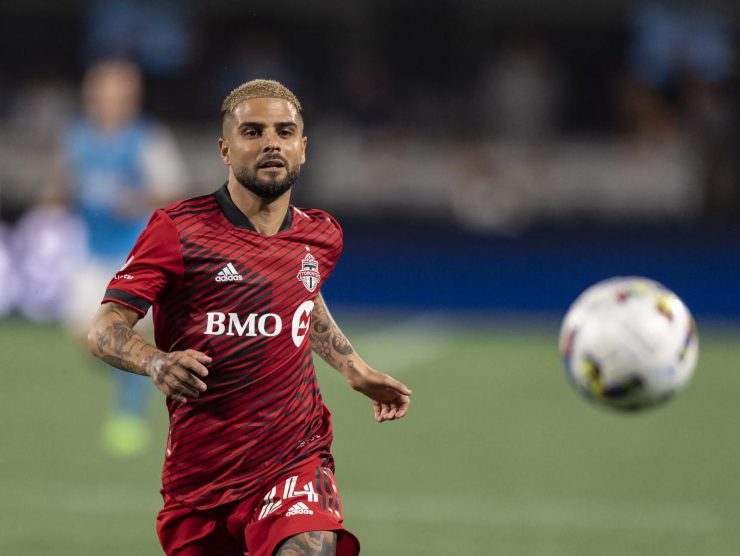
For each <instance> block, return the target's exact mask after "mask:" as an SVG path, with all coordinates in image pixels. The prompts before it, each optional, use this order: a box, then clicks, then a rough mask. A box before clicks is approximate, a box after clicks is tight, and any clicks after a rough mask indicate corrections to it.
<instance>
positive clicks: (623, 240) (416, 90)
mask: <svg viewBox="0 0 740 556" xmlns="http://www.w3.org/2000/svg"><path fill="white" fill-rule="evenodd" d="M739 15H740V8H738V4H736V3H732V2H688V1H684V2H619V1H611V2H599V3H593V2H589V1H586V0H580V1H573V2H569V3H562V2H550V1H545V2H543V1H538V2H534V1H521V0H520V1H517V2H513V1H504V2H474V1H472V0H470V1H463V0H456V1H454V2H453V1H451V0H443V1H438V2H425V3H423V4H421V3H419V2H412V1H410V0H407V1H391V0H385V1H373V2H371V1H361V2H339V1H317V2H310V3H309V2H300V1H287V2H280V3H274V2H267V1H250V2H249V3H241V4H240V3H233V2H226V1H225V0H220V1H210V2H196V1H191V2H185V1H180V2H174V1H172V2H166V1H160V2H144V1H142V0H128V1H126V0H114V1H108V0H106V1H102V2H101V1H99V2H90V3H88V2H83V1H73V0H67V1H58V2H54V3H50V2H42V1H35V0H34V1H32V0H29V1H26V2H15V3H10V2H3V3H1V4H0V49H1V50H0V51H1V52H2V53H3V54H2V56H1V57H0V220H2V223H3V228H4V231H3V234H2V236H0V240H1V241H0V243H2V244H4V245H5V248H6V251H7V250H11V249H12V245H14V244H15V243H14V241H13V240H12V237H11V236H12V235H13V232H14V230H15V229H16V228H17V227H18V222H19V221H21V220H22V218H23V216H24V215H25V214H27V213H28V211H29V210H30V209H31V208H32V206H33V203H34V199H35V194H36V193H37V192H38V190H39V188H40V187H41V184H43V183H44V182H45V180H47V179H48V177H49V172H51V171H52V170H51V166H52V165H51V159H52V156H53V151H54V148H55V142H56V137H57V134H58V132H59V130H60V128H61V127H62V126H63V125H64V122H65V121H67V120H68V119H69V118H70V117H71V116H72V115H73V114H74V113H75V110H76V109H77V100H76V99H77V88H78V82H79V78H80V76H81V74H82V72H83V70H84V68H85V66H86V65H87V64H88V63H89V62H90V61H91V60H93V59H95V58H96V57H99V56H112V55H125V56H129V57H132V58H134V59H136V60H137V61H138V62H139V63H140V64H141V66H142V67H143V69H144V71H145V74H146V81H147V83H146V85H147V96H146V106H147V109H148V111H149V113H150V114H151V115H152V116H154V117H156V118H158V119H160V120H162V121H164V122H166V123H167V124H168V125H170V126H172V127H173V128H174V129H176V131H177V139H178V141H179V143H180V145H181V146H182V148H183V149H184V150H185V151H186V153H187V160H188V162H189V164H190V168H189V170H190V175H191V176H192V183H191V184H190V189H191V191H192V193H193V194H200V193H203V192H207V191H211V190H214V189H215V188H216V187H218V185H220V183H221V182H222V181H223V180H224V179H225V176H226V172H225V169H224V168H223V166H222V165H221V163H220V160H219V158H218V155H217V150H216V138H217V136H218V133H219V125H218V121H217V120H218V108H219V105H220V101H221V99H222V98H223V96H224V95H225V94H226V93H227V92H228V91H229V90H230V89H231V88H233V87H234V86H236V85H237V84H239V83H241V82H243V81H245V80H247V79H251V78H254V77H273V78H277V79H280V80H281V81H283V82H285V83H286V84H287V85H288V86H289V87H291V88H293V89H294V90H295V92H296V93H297V94H298V95H299V97H300V98H301V99H303V102H304V106H305V115H306V122H307V134H308V135H309V137H310V142H309V159H308V164H307V165H306V167H305V169H304V172H303V176H302V178H301V180H300V182H299V184H298V186H297V189H296V196H295V202H296V204H298V205H299V206H320V207H322V208H325V209H327V210H329V211H331V212H333V213H335V214H336V215H337V216H338V217H339V219H340V220H341V221H342V223H343V224H344V226H345V232H346V243H347V247H346V253H345V257H344V260H343V262H342V264H341V265H340V266H339V268H338V270H337V272H336V275H335V276H334V277H333V278H332V280H331V281H330V282H329V283H328V284H327V286H326V290H325V291H326V294H327V297H328V298H329V299H330V300H332V301H333V302H336V303H339V304H342V305H346V306H355V307H358V306H359V307H365V308H382V309H411V310H422V311H424V310H439V309H442V310H464V311H473V312H475V311H483V312H488V311H499V312H500V311H506V312H512V313H524V312H526V313H530V312H531V313H543V312H545V313H549V312H552V313H558V312H562V311H564V310H565V308H566V307H567V305H568V303H569V302H570V301H571V300H572V299H573V298H574V297H575V296H576V295H577V294H578V292H580V291H581V290H582V289H583V288H585V287H586V286H588V285H589V284H590V283H592V282H594V281H596V280H599V279H601V278H604V277H607V276H610V275H615V274H622V275H624V274H642V275H647V276H651V277H653V278H656V279H658V280H661V281H662V282H664V283H665V284H666V285H668V286H670V287H671V288H673V289H674V290H675V291H676V292H677V293H679V294H680V295H681V296H683V297H684V298H685V300H686V301H687V303H688V304H689V306H690V307H691V308H692V309H693V310H694V312H695V313H696V314H698V315H706V316H708V317H714V318H729V319H737V318H738V317H740V295H738V294H737V284H738V283H740V236H739V235H738V230H737V223H738V214H739V213H740V159H739V157H738V156H737V154H736V150H737V145H738V143H739V141H738V139H740V124H739V119H740V115H739V114H738V106H740V103H739V102H738V101H739V100H740V95H739V90H738V68H739V67H740V66H739V65H738V16H739ZM16 243H17V242H16ZM53 243H54V242H52V244H53ZM14 260H17V254H16V255H12V253H11V256H10V257H8V256H7V253H6V254H5V256H1V255H0V282H2V284H3V287H2V288H1V289H2V290H3V292H4V293H5V294H6V295H12V292H13V291H16V290H17V291H19V292H20V293H19V294H18V295H21V296H23V295H25V296H28V295H35V293H36V292H22V288H23V284H18V283H17V280H16V279H15V278H14V277H15V275H16V274H17V272H16V270H15V269H14V265H13V261H14ZM57 278H58V277H57ZM11 282H14V284H15V285H12V287H11ZM35 287H40V286H35ZM0 306H2V303H0ZM6 306H7V310H10V309H11V306H10V305H9V304H6Z"/></svg>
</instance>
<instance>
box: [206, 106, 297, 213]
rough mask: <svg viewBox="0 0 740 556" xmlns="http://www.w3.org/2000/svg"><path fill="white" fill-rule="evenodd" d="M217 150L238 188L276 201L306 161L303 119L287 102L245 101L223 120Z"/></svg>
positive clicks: (291, 183)
mask: <svg viewBox="0 0 740 556" xmlns="http://www.w3.org/2000/svg"><path fill="white" fill-rule="evenodd" d="M219 148H220V150H221V158H222V159H223V161H224V163H225V164H227V165H228V166H230V167H231V171H232V172H233V174H234V177H235V178H236V180H237V181H238V182H239V183H240V184H241V185H242V186H244V187H245V188H247V189H248V190H249V191H251V192H252V193H254V194H255V195H257V196H259V197H261V198H263V199H276V198H277V197H280V196H281V195H282V194H283V193H285V192H286V191H288V190H289V189H290V188H291V186H292V185H293V183H294V182H295V180H296V179H297V178H298V174H299V172H300V169H301V165H302V164H303V163H304V162H305V161H306V137H304V136H303V120H302V119H301V116H300V114H299V113H298V110H297V109H296V107H295V106H293V105H292V104H291V103H290V102H288V101H287V100H282V99H275V98H255V99H250V100H245V101H244V102H242V103H240V104H239V105H238V106H237V107H236V109H235V110H234V116H233V117H227V118H226V121H225V122H224V129H223V137H222V138H221V139H219Z"/></svg>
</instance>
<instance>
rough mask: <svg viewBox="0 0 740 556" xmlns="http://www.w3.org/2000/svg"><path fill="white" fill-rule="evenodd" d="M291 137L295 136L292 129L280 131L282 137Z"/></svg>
mask: <svg viewBox="0 0 740 556" xmlns="http://www.w3.org/2000/svg"><path fill="white" fill-rule="evenodd" d="M291 135H293V130H292V129H283V130H280V137H290V136H291Z"/></svg>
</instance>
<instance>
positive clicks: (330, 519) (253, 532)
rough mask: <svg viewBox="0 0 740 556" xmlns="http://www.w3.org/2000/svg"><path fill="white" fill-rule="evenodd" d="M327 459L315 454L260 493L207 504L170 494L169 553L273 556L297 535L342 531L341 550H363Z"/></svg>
mask: <svg viewBox="0 0 740 556" xmlns="http://www.w3.org/2000/svg"><path fill="white" fill-rule="evenodd" d="M322 464H323V465H322ZM325 464H326V460H324V461H323V462H322V460H321V459H320V458H312V459H310V460H308V461H306V462H305V464H303V465H301V466H300V467H298V468H295V469H294V470H293V471H291V472H289V473H286V474H285V475H284V476H283V477H281V478H280V479H278V480H277V481H275V482H274V483H273V484H272V485H269V487H268V488H267V490H266V491H264V492H262V493H261V494H259V495H256V496H253V497H250V498H245V499H243V500H238V501H236V502H231V503H228V504H225V505H223V506H218V507H215V508H209V509H207V510H195V509H192V508H189V507H187V506H184V505H183V504H181V503H179V502H177V501H175V500H174V499H172V498H171V497H169V496H167V495H165V501H164V507H163V508H162V510H161V511H160V512H159V515H158V516H157V535H158V536H159V542H160V543H161V544H162V548H163V549H164V552H165V554H167V555H168V556H245V555H246V556H273V554H274V553H275V551H276V550H277V548H278V547H279V546H280V544H281V543H282V542H283V541H284V540H286V539H287V538H289V537H292V536H293V535H297V534H299V533H305V532H307V531H336V532H337V535H338V537H337V551H336V554H337V556H357V555H358V554H359V553H360V543H359V541H358V540H357V538H356V537H355V536H354V535H353V534H352V533H350V532H349V531H347V530H346V529H345V528H344V527H343V526H342V505H341V501H340V499H339V491H338V490H337V485H336V482H335V481H334V473H333V472H332V470H331V469H330V468H329V467H325Z"/></svg>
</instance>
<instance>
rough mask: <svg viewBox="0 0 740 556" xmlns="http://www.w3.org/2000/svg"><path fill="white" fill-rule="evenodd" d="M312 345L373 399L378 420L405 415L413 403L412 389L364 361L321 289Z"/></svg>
mask: <svg viewBox="0 0 740 556" xmlns="http://www.w3.org/2000/svg"><path fill="white" fill-rule="evenodd" d="M311 349H313V351H315V352H316V353H318V354H319V355H320V356H321V358H322V359H323V360H324V361H326V362H327V363H328V364H329V365H331V366H332V367H334V368H335V369H336V370H337V371H339V372H340V373H341V374H342V376H344V378H345V379H346V380H347V382H348V383H349V385H350V386H351V387H352V388H353V389H354V390H356V391H358V392H361V393H363V394H365V395H366V396H367V397H368V398H370V399H371V400H372V402H373V410H374V412H375V420H376V421H378V422H379V423H382V422H383V421H392V420H394V419H400V418H401V417H403V416H404V415H406V413H407V412H408V409H409V405H410V404H411V390H409V388H408V387H407V386H406V385H404V384H402V383H400V382H398V381H397V380H396V379H394V378H393V377H390V376H388V375H387V374H385V373H381V372H378V371H376V370H375V369H373V368H372V367H370V366H369V365H368V364H367V363H365V361H364V360H363V359H362V358H361V357H360V356H359V355H358V354H357V353H356V352H355V350H354V348H353V347H352V344H350V342H349V340H348V339H347V337H346V336H345V335H344V334H343V333H342V331H341V330H340V329H339V327H338V326H337V323H336V322H335V321H334V318H333V317H332V316H331V313H330V312H329V309H328V308H327V306H326V302H325V301H324V298H323V296H322V295H321V293H319V295H318V296H316V299H315V300H314V308H313V314H312V318H311Z"/></svg>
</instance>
